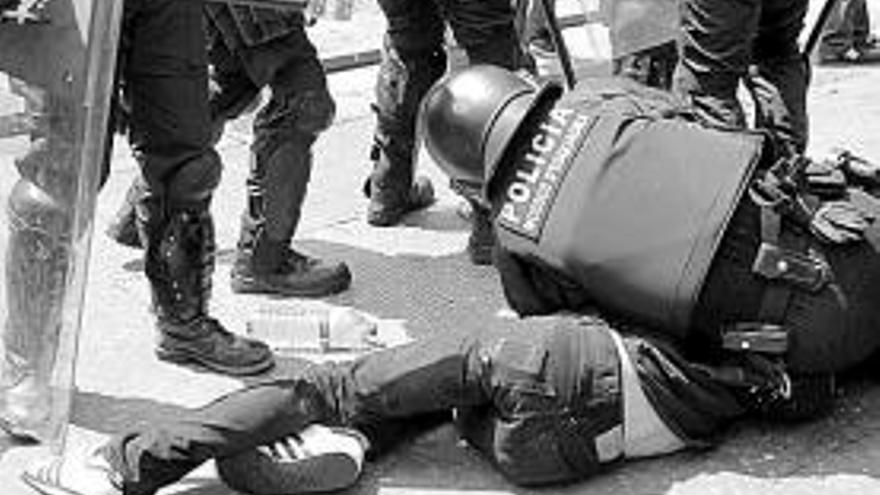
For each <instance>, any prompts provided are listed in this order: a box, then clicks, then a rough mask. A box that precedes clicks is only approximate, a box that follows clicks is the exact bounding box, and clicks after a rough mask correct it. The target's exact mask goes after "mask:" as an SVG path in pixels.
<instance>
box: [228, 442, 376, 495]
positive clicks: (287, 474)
mask: <svg viewBox="0 0 880 495" xmlns="http://www.w3.org/2000/svg"><path fill="white" fill-rule="evenodd" d="M217 471H218V474H219V475H220V478H221V479H222V480H223V481H224V482H226V484H228V485H229V486H230V487H232V488H233V489H235V490H239V491H243V492H245V493H252V494H254V495H276V494H279V493H321V492H328V491H336V490H341V489H343V488H346V487H349V486H351V485H353V484H354V483H355V482H357V479H358V476H359V475H360V470H359V469H358V466H357V464H356V463H355V462H354V460H353V459H352V458H351V457H349V456H348V455H346V454H342V453H332V454H323V455H319V456H316V457H309V458H306V459H299V460H296V461H293V462H279V461H276V460H273V459H271V458H269V457H267V456H265V455H263V454H261V453H259V452H258V451H256V450H253V451H249V452H246V453H243V454H239V455H237V456H233V457H227V458H225V459H218V460H217Z"/></svg>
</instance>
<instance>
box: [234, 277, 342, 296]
mask: <svg viewBox="0 0 880 495" xmlns="http://www.w3.org/2000/svg"><path fill="white" fill-rule="evenodd" d="M350 286H351V276H350V275H349V276H347V277H340V278H339V279H338V280H335V281H334V282H333V283H332V284H329V285H327V286H324V287H302V288H291V287H279V286H277V285H273V284H270V283H265V282H260V281H259V280H257V279H253V278H242V277H238V278H233V279H232V281H231V282H230V287H231V289H232V292H235V293H236V294H271V295H276V296H283V297H326V296H332V295H334V294H338V293H340V292H343V291H345V290H346V289H348V288H349V287H350Z"/></svg>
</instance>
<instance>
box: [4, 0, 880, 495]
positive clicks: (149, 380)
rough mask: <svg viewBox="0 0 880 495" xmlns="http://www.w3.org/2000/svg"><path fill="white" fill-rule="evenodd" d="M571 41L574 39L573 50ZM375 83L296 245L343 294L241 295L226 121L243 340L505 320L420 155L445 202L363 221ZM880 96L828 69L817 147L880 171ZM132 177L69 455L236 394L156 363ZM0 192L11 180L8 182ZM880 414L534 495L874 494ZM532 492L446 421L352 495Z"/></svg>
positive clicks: (185, 488)
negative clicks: (314, 328)
mask: <svg viewBox="0 0 880 495" xmlns="http://www.w3.org/2000/svg"><path fill="white" fill-rule="evenodd" d="M874 10H877V8H876V7H874ZM878 14H880V13H878ZM875 19H880V15H878V16H876V17H875ZM319 27H320V24H319ZM331 27H332V29H331ZM333 29H341V27H340V26H338V25H335V24H332V23H327V28H326V31H324V32H321V31H316V36H317V37H319V38H320V37H321V36H326V38H325V39H326V40H328V41H326V43H327V45H325V46H326V47H327V48H326V50H328V51H329V50H330V48H329V47H330V46H331V45H332V43H333V41H332V40H333V39H334V38H333V36H334V35H331V34H327V33H329V32H330V31H332V30H333ZM371 32H373V31H371ZM343 34H344V33H343ZM581 34H582V33H581ZM581 34H575V33H573V36H575V37H577V36H580V35H581ZM325 39H322V41H321V42H322V43H323V42H324V41H325ZM375 39H378V38H372V40H375ZM370 42H371V43H372V42H373V41H370ZM573 42H576V43H580V42H579V41H578V40H577V39H573ZM578 46H583V45H581V44H579V45H578ZM374 78H375V68H366V69H359V70H355V71H350V72H343V73H339V74H335V75H333V76H332V77H331V85H332V91H333V93H334V95H335V97H336V99H337V103H338V105H339V108H340V115H339V117H338V119H337V123H336V124H335V125H334V126H333V128H332V129H330V130H329V131H328V132H327V133H326V134H325V135H323V136H322V137H321V138H320V140H319V141H318V144H317V146H316V150H315V152H316V166H315V170H314V173H313V178H312V183H311V189H310V194H309V198H308V200H307V203H306V206H305V211H304V214H303V222H302V225H301V227H300V229H299V232H298V235H297V239H298V240H297V243H298V246H300V247H302V248H304V249H306V250H307V251H309V252H310V253H312V254H315V255H319V256H326V257H335V258H339V259H344V260H345V261H347V262H348V263H349V264H350V265H351V268H352V271H353V273H354V283H353V286H352V289H351V290H350V291H348V292H346V293H344V294H341V295H339V296H336V297H333V298H328V299H325V300H321V301H304V300H296V299H293V300H276V299H268V298H265V297H257V296H239V295H232V294H231V292H230V290H229V286H228V270H229V264H230V261H231V253H232V249H233V248H234V245H235V240H236V236H237V228H238V216H239V214H240V212H241V209H242V207H243V206H244V187H243V185H244V178H245V175H246V168H247V145H248V140H249V131H248V125H247V123H248V122H247V119H242V120H241V121H237V122H235V123H233V124H232V125H230V128H229V129H228V131H227V133H226V135H225V136H224V139H223V141H222V142H221V144H220V147H219V149H220V152H221V153H222V155H223V158H224V162H225V164H226V170H225V172H224V174H225V175H224V179H223V181H222V183H221V186H220V189H219V190H218V192H217V194H216V199H215V202H214V205H213V209H214V213H215V215H216V223H217V234H218V246H219V249H220V253H219V257H218V261H219V263H218V268H217V271H216V273H215V276H214V284H215V290H214V298H213V304H212V308H213V310H214V312H215V314H216V315H217V316H218V317H220V319H221V320H222V321H224V322H225V323H226V324H227V325H228V326H229V327H230V328H231V329H233V330H234V331H240V332H241V331H243V329H244V328H245V323H246V321H247V320H248V319H250V318H252V317H254V316H255V315H258V314H260V313H262V312H266V311H276V310H283V309H284V308H286V307H289V306H290V305H305V306H321V305H344V306H353V307H356V308H358V309H360V310H363V311H365V312H367V313H369V314H370V315H373V316H374V317H376V318H378V319H380V320H381V325H382V328H383V331H387V332H388V333H389V334H395V335H397V333H399V332H400V331H403V332H405V333H406V334H407V335H408V336H409V337H411V338H420V337H423V336H426V335H430V334H436V333H438V332H444V331H459V330H462V329H468V328H477V327H479V326H482V325H485V324H487V323H486V322H487V321H491V320H493V319H495V318H499V317H501V316H502V315H503V314H504V307H505V305H504V301H503V298H502V295H501V293H500V290H499V286H498V280H497V275H496V274H495V272H494V270H493V269H492V268H486V267H474V266H472V265H471V264H470V263H469V262H468V260H467V257H466V255H465V254H464V252H463V251H464V246H465V242H466V237H467V232H468V227H467V224H466V223H465V222H464V221H463V220H461V219H460V218H459V217H458V215H457V214H456V208H457V206H458V201H457V199H456V197H455V196H454V195H453V194H452V193H450V192H449V191H448V190H447V189H446V188H445V187H443V186H444V184H445V180H444V179H443V177H442V176H441V174H440V172H439V171H437V169H436V167H434V166H433V165H432V164H431V163H430V160H428V159H427V158H426V157H424V156H423V157H422V158H423V159H422V160H421V162H420V166H419V171H420V173H425V174H427V175H429V176H430V177H431V178H432V179H433V180H434V183H435V185H436V186H437V189H438V192H439V194H440V200H439V201H438V203H437V204H436V205H434V206H433V207H431V208H430V209H428V210H426V211H424V212H421V213H418V214H416V215H413V216H411V217H409V218H408V219H407V220H406V222H405V224H404V225H402V226H399V227H396V228H387V229H377V228H372V227H369V226H367V225H366V224H365V222H364V221H363V218H364V213H365V207H366V201H365V200H364V198H363V197H362V196H361V194H360V192H359V191H360V186H361V181H362V180H363V178H364V177H365V176H366V174H367V173H368V170H369V168H368V163H367V153H368V149H369V145H370V132H371V128H372V124H373V119H372V115H371V114H370V112H369V106H368V104H369V101H370V99H371V97H372V85H373V81H374ZM878 87H880V65H878V66H873V67H867V66H866V67H836V68H824V67H820V68H817V69H816V72H815V78H814V84H813V87H812V88H811V93H810V111H811V116H812V129H813V141H812V144H811V149H812V150H813V151H814V152H817V153H818V152H821V151H822V150H825V149H827V148H828V147H830V146H832V145H837V144H841V145H844V146H846V147H848V148H850V149H852V150H854V151H857V152H859V153H862V154H864V155H866V156H868V157H872V158H874V159H878V160H880V99H878V97H877V95H878V93H877V89H876V88H878ZM6 141H7V142H3V141H0V153H2V155H0V157H2V158H3V159H4V160H5V159H6V157H8V156H10V155H14V153H15V150H16V149H17V148H16V147H17V146H20V143H18V142H15V141H14V140H6ZM136 173H137V168H136V165H135V163H134V161H133V160H132V159H131V158H130V156H129V155H128V148H127V145H126V143H125V142H124V141H119V142H117V143H116V146H115V154H114V158H113V175H112V176H111V178H110V181H109V183H108V184H107V185H106V187H105V189H104V190H103V192H102V193H101V195H100V197H99V203H98V209H97V212H96V221H95V226H96V229H97V231H96V232H95V234H94V236H93V239H92V247H93V250H92V256H91V259H90V264H89V274H88V285H87V292H86V306H85V310H84V315H83V323H82V331H81V337H80V350H79V353H80V359H79V362H78V366H77V370H76V384H77V392H76V394H75V397H74V407H73V411H72V427H71V434H70V438H69V442H68V443H69V447H70V448H73V449H80V448H83V447H84V446H86V445H88V444H89V443H90V442H93V441H95V440H96V439H99V438H100V437H102V436H103V435H107V434H112V433H115V432H119V431H122V430H124V429H126V428H128V427H130V426H131V425H133V424H136V423H137V422H139V421H143V420H158V419H161V418H163V417H172V416H174V415H175V414H176V413H178V412H179V411H180V410H181V408H184V407H193V406H197V405H199V404H202V403H204V402H206V401H208V400H210V399H212V398H214V397H216V396H217V395H218V394H220V393H222V392H226V391H230V390H233V389H235V388H237V387H240V386H241V384H242V382H241V381H239V380H234V379H230V378H225V377H219V376H216V375H211V374H205V373H199V372H197V371H193V370H189V369H186V368H181V367H177V366H172V365H168V364H164V363H160V362H158V361H157V360H156V359H155V358H154V356H153V353H152V349H153V342H152V340H153V330H152V319H151V316H150V315H149V313H148V311H147V307H148V303H149V294H148V291H147V287H146V283H145V280H144V275H143V272H142V262H141V261H140V253H139V252H138V251H135V250H132V249H128V248H124V247H121V246H118V245H116V244H114V243H113V242H111V241H110V240H108V239H107V238H106V237H105V236H104V235H103V233H102V232H101V230H102V229H103V227H104V226H105V225H106V224H107V222H108V221H109V219H110V218H111V216H112V215H113V213H114V211H115V208H116V207H117V205H118V204H119V203H120V201H121V199H122V196H123V194H124V191H125V187H126V185H127V184H128V182H129V180H130V179H131V178H132V177H133V176H134V175H135V174H136ZM0 183H2V184H5V182H3V181H2V180H0ZM395 332H397V333H395ZM302 365H303V360H302V359H301V358H284V359H282V360H281V363H280V366H279V369H278V370H276V371H275V372H274V373H276V374H279V375H281V374H284V373H286V372H290V371H292V370H295V369H297V368H299V367H301V366H302ZM878 407H880V387H878V386H877V385H876V384H875V383H874V382H873V381H872V380H871V379H869V378H864V377H859V378H856V379H853V380H851V381H850V382H848V383H846V384H845V386H844V388H843V391H842V393H841V398H840V402H839V405H838V407H837V408H836V410H835V411H834V413H833V414H832V415H831V416H830V417H828V418H825V419H823V420H820V421H816V422H812V423H808V424H803V425H796V426H780V425H773V424H766V423H746V424H741V425H737V426H735V427H734V428H733V429H731V430H730V431H729V432H726V433H725V434H724V435H723V437H722V438H721V439H720V440H721V442H720V443H719V446H718V447H717V448H714V449H711V450H707V451H699V452H687V453H683V454H678V455H674V456H670V457H665V458H661V459H656V460H647V461H640V462H636V463H629V464H626V465H623V466H621V467H619V468H616V469H613V470H610V471H609V472H608V473H607V474H605V475H602V476H599V477H597V478H595V479H594V480H591V481H588V482H585V483H582V484H578V485H575V486H570V487H565V488H556V489H546V490H540V492H541V493H552V494H580V493H584V494H586V493H589V494H598V495H603V494H607V495H611V494H634V495H635V494H638V495H641V494H661V493H663V494H671V495H703V494H725V495H727V494H740V493H743V494H755V493H761V494H765V493H766V494H780V495H782V494H784V495H795V494H798V495H800V494H811V495H812V494H816V495H818V494H823V495H824V494H847V495H855V494H869V493H880V416H878V414H877V413H876V412H875V411H877V410H878ZM44 455H46V449H45V448H44V447H25V446H18V445H14V444H12V443H10V442H9V441H8V439H0V495H26V494H31V493H32V492H31V491H30V490H29V489H28V488H26V487H25V486H23V485H22V484H21V483H20V482H19V481H18V477H17V475H18V472H19V471H20V470H21V468H22V467H23V466H25V465H26V464H27V463H29V462H32V461H33V460H34V459H38V458H40V457H42V456H44ZM532 492H533V491H531V490H523V489H519V488H515V487H513V486H511V485H510V484H508V483H506V482H505V481H504V480H503V479H502V478H501V477H500V476H499V475H498V474H497V473H495V472H494V471H493V470H492V468H491V467H490V466H488V465H487V464H486V463H485V462H484V461H483V460H482V459H480V458H479V457H478V456H477V455H476V454H475V453H474V452H473V451H471V450H469V449H468V448H466V447H464V446H462V445H461V444H460V443H459V442H458V441H457V440H456V437H455V434H454V432H453V431H452V429H451V428H450V427H441V428H439V429H437V430H435V431H433V432H430V433H428V434H426V435H424V436H422V437H420V438H418V439H416V440H415V441H414V442H412V443H411V444H409V445H406V446H405V447H404V448H402V449H400V450H399V451H398V452H396V453H395V454H394V455H392V456H390V457H389V458H386V459H384V460H382V461H381V462H379V463H376V464H374V465H370V466H369V467H368V469H367V473H366V475H365V476H364V478H363V479H362V481H361V482H360V483H359V484H358V485H357V486H356V487H354V488H352V489H351V490H348V491H347V492H346V493H352V494H368V495H374V494H375V495H398V494H400V495H404V494H405V495H410V494H414V495H415V494H437V495H441V494H450V493H469V494H473V495H490V494H492V495H494V494H508V493H517V494H528V493H532ZM537 492H538V491H535V493H537ZM162 493H185V494H188V495H228V494H230V493H232V492H231V491H230V490H228V489H226V488H225V487H223V486H222V485H221V484H219V482H218V481H217V480H216V478H215V475H214V470H213V466H212V465H211V464H208V465H206V466H204V467H203V468H201V469H199V470H198V471H197V472H195V473H193V475H192V476H190V477H188V478H187V479H186V480H185V482H184V483H182V484H180V485H177V486H175V487H173V488H171V489H168V490H166V491H163V492H162Z"/></svg>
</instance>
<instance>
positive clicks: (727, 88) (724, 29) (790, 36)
mask: <svg viewBox="0 0 880 495" xmlns="http://www.w3.org/2000/svg"><path fill="white" fill-rule="evenodd" d="M807 5H808V1H807V0H683V1H682V2H681V7H680V8H681V22H682V30H681V35H680V40H679V51H680V61H679V65H678V68H677V70H676V75H675V78H674V88H675V89H676V91H677V92H678V93H680V94H682V95H683V96H685V97H686V98H687V99H688V100H689V101H690V102H691V103H693V105H694V106H695V109H696V110H697V112H698V114H699V115H700V116H701V117H702V118H703V119H704V120H705V122H706V123H708V124H710V125H714V126H719V127H728V128H729V127H735V128H740V127H744V126H745V117H744V114H743V110H742V108H741V107H740V105H739V102H738V101H737V99H736V92H737V86H738V84H739V82H740V80H741V79H742V78H743V76H745V75H746V74H747V72H748V68H749V65H750V64H755V65H757V66H758V68H759V70H760V73H761V74H762V75H763V76H764V77H766V78H767V79H768V80H769V81H770V82H772V83H773V84H774V85H775V86H776V87H777V88H778V89H779V92H780V93H781V95H782V99H783V101H784V106H785V108H780V109H773V111H774V112H775V113H776V114H777V115H782V114H786V115H787V118H786V119H784V120H788V119H790V123H789V122H782V121H781V122H780V123H779V125H785V126H790V127H791V130H790V132H791V133H792V134H793V135H794V137H795V139H796V141H797V144H798V145H799V146H800V147H802V148H803V147H805V146H806V142H807V115H806V88H807V79H808V75H807V64H806V61H805V60H804V58H803V57H802V56H801V53H800V49H799V46H798V36H799V35H800V32H801V29H802V28H803V23H804V16H805V14H806V11H807ZM760 103H761V104H762V105H764V106H778V105H773V102H772V101H769V100H768V101H761V102H760Z"/></svg>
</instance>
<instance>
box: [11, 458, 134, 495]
mask: <svg viewBox="0 0 880 495" xmlns="http://www.w3.org/2000/svg"><path fill="white" fill-rule="evenodd" d="M21 479H22V480H23V481H24V482H25V483H27V484H28V485H29V486H30V487H31V488H33V489H34V490H37V491H38V492H40V493H42V494H43V495H122V478H121V476H120V475H119V474H118V473H116V472H115V471H114V470H113V469H112V468H111V467H110V464H109V463H108V462H107V459H106V458H105V457H104V455H103V454H101V452H100V451H99V450H98V449H93V450H92V451H91V452H90V453H88V454H85V455H83V456H70V455H62V456H59V457H53V458H52V459H50V460H49V461H46V462H42V463H40V464H38V465H35V466H33V467H32V468H30V469H27V470H26V471H24V472H23V473H22V474H21Z"/></svg>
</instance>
